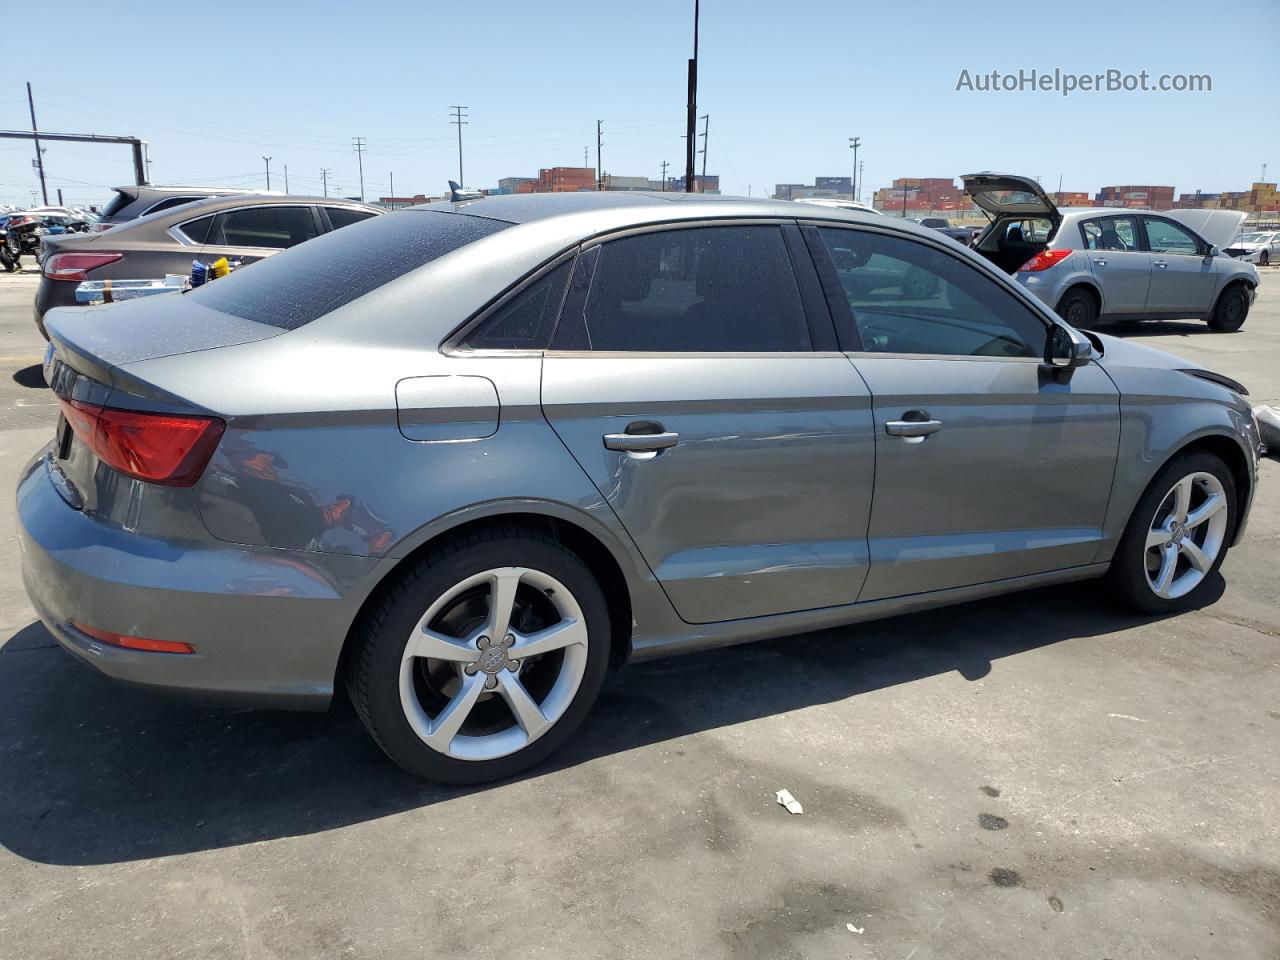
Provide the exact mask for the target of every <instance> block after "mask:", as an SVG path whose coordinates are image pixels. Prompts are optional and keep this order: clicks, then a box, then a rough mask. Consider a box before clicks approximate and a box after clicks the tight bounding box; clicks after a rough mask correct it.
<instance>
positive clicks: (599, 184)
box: [596, 120, 604, 190]
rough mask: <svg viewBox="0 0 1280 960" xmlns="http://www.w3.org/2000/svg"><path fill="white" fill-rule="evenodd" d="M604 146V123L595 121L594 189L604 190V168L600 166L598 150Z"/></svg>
mask: <svg viewBox="0 0 1280 960" xmlns="http://www.w3.org/2000/svg"><path fill="white" fill-rule="evenodd" d="M602 146H604V121H603V120H597V121H596V189H597V190H603V189H604V167H602V166H601V165H600V148H601V147H602Z"/></svg>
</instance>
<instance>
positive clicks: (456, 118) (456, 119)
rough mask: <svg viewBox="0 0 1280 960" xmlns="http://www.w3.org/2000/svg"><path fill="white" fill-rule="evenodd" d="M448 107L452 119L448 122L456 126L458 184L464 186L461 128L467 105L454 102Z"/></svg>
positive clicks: (464, 121)
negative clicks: (451, 112) (451, 113)
mask: <svg viewBox="0 0 1280 960" xmlns="http://www.w3.org/2000/svg"><path fill="white" fill-rule="evenodd" d="M449 109H450V110H452V111H453V119H452V120H450V121H449V122H450V123H452V124H454V125H455V126H456V127H457V128H458V186H460V187H465V186H466V185H467V182H466V181H465V180H463V179H462V128H463V127H464V126H467V117H468V114H465V113H463V112H462V111H463V110H466V109H467V107H466V105H465V104H464V105H463V106H458V105H457V104H454V105H452V106H450V107H449Z"/></svg>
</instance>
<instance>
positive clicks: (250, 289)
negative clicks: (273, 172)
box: [187, 210, 511, 330]
mask: <svg viewBox="0 0 1280 960" xmlns="http://www.w3.org/2000/svg"><path fill="white" fill-rule="evenodd" d="M509 226H511V224H509V223H506V222H505V221H501V220H487V219H485V218H483V217H470V216H466V215H463V214H457V213H434V212H428V211H425V210H407V211H404V212H403V213H395V214H389V215H387V216H382V217H373V218H371V219H369V220H366V221H364V222H363V223H357V224H353V225H352V226H350V227H347V228H345V229H343V230H335V231H333V232H331V233H326V234H325V235H324V236H322V237H317V238H316V239H315V240H313V241H312V242H311V243H308V244H304V245H303V246H300V247H296V248H294V249H292V250H286V251H284V252H283V253H278V254H276V255H275V256H272V257H268V258H267V259H265V260H263V261H261V262H259V263H255V264H253V265H252V266H249V267H244V268H242V269H240V270H237V271H235V272H234V273H232V274H231V276H229V277H223V278H222V279H221V280H218V281H216V282H214V283H210V284H206V285H205V286H203V287H199V288H198V289H196V290H193V291H192V292H191V293H189V294H187V296H189V297H193V298H195V300H196V301H197V302H199V303H202V304H204V305H205V306H206V307H209V308H210V309H213V310H220V311H222V312H223V313H229V314H231V315H232V316H236V317H244V318H245V319H246V320H256V321H257V322H258V323H266V324H270V325H271V326H273V327H281V328H283V329H285V330H293V329H295V328H297V327H300V326H302V325H303V324H305V323H310V322H311V321H312V320H315V319H316V318H317V317H322V316H324V315H325V314H326V313H329V312H330V311H333V310H336V309H337V308H338V307H341V306H343V305H344V304H347V303H350V302H351V301H352V300H355V299H357V298H358V297H362V296H364V295H365V294H366V293H369V292H370V291H371V290H376V289H377V288H378V287H381V286H383V285H384V284H386V283H389V282H391V281H392V280H394V279H396V278H397V277H400V276H403V275H404V274H406V273H408V272H409V271H410V270H413V269H416V268H417V267H420V266H422V265H423V264H426V263H430V262H431V261H432V260H435V259H437V258H439V257H443V256H444V255H445V254H447V253H452V252H453V251H454V250H458V249H460V248H462V247H465V246H466V245H467V244H469V243H473V242H475V241H476V240H479V239H481V238H482V237H487V236H489V235H490V234H493V233H497V232H498V231H499V230H505V229H506V228H507V227H509ZM370 319H371V322H372V321H374V320H376V318H370Z"/></svg>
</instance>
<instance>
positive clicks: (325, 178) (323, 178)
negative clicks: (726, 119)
mask: <svg viewBox="0 0 1280 960" xmlns="http://www.w3.org/2000/svg"><path fill="white" fill-rule="evenodd" d="M331 173H333V171H332V170H330V169H329V168H328V167H321V168H320V182H321V183H322V184H323V185H324V195H325V196H326V197H327V196H328V195H329V174H331Z"/></svg>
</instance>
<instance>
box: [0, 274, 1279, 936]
mask: <svg viewBox="0 0 1280 960" xmlns="http://www.w3.org/2000/svg"><path fill="white" fill-rule="evenodd" d="M1264 284H1265V285H1264V292H1263V294H1262V296H1261V298H1260V300H1259V302H1258V303H1257V304H1256V305H1255V307H1254V310H1253V312H1252V314H1251V315H1250V318H1249V321H1248V323H1247V324H1246V327H1245V329H1244V331H1243V332H1241V333H1239V334H1235V335H1214V334H1210V333H1208V332H1207V331H1206V330H1205V328H1204V326H1203V325H1202V324H1192V323H1186V324H1173V323H1170V324H1154V325H1146V326H1142V327H1138V326H1135V325H1131V326H1128V327H1125V328H1122V329H1120V330H1115V331H1112V332H1118V333H1121V334H1122V335H1125V336H1130V337H1133V338H1135V339H1138V340H1141V341H1142V342H1147V343H1152V344H1155V345H1158V346H1160V347H1161V348H1163V349H1167V350H1172V351H1173V352H1176V353H1180V354H1182V355H1184V356H1186V357H1188V358H1190V359H1194V360H1198V361H1200V362H1203V363H1206V364H1207V365H1209V366H1211V367H1212V368H1213V369H1216V370H1220V371H1221V372H1223V373H1226V374H1228V375H1230V376H1233V377H1236V378H1237V379H1239V380H1241V381H1243V382H1244V383H1245V384H1247V385H1248V386H1249V387H1250V388H1251V389H1252V390H1253V393H1254V399H1255V400H1258V401H1271V402H1273V403H1274V402H1280V292H1277V291H1276V290H1275V289H1268V288H1267V286H1269V285H1270V284H1277V285H1280V268H1273V269H1271V270H1269V271H1267V274H1266V279H1265V280H1264ZM31 289H32V281H31V280H30V279H29V278H16V277H6V276H3V275H0V356H3V357H4V358H5V365H4V372H3V381H4V382H3V385H2V386H0V485H3V486H4V489H5V490H12V488H13V482H14V477H15V476H16V473H17V471H18V469H19V468H20V466H21V463H22V461H24V460H25V459H26V457H27V456H28V455H30V453H32V452H33V451H34V450H35V449H36V448H37V447H38V446H39V445H41V444H42V443H43V442H44V441H45V439H46V438H47V437H48V436H49V435H50V434H51V432H52V430H53V421H54V417H55V411H54V409H53V408H52V407H50V406H48V404H49V401H48V398H47V394H46V393H45V392H44V391H43V389H42V388H40V387H38V386H30V385H26V383H24V382H18V381H15V380H13V379H12V378H13V377H14V375H15V373H16V374H19V375H20V376H23V375H22V374H21V371H22V370H24V369H25V368H27V367H29V366H30V364H31V363H35V362H37V361H38V359H39V356H40V353H41V351H42V346H43V341H41V340H40V339H39V335H38V334H37V333H36V332H35V328H34V325H32V324H31V320H30V307H29V304H30V300H29V298H30V292H31ZM25 376H26V377H27V380H28V381H29V379H30V376H29V374H26V375H25ZM1263 474H1264V476H1263V479H1262V487H1261V490H1260V492H1259V495H1258V499H1257V503H1256V506H1255V508H1254V514H1253V519H1252V522H1251V529H1250V535H1249V538H1248V540H1247V541H1246V542H1245V543H1244V544H1243V545H1242V546H1241V547H1239V548H1238V549H1236V550H1234V551H1233V552H1232V553H1231V555H1230V556H1229V557H1228V559H1227V562H1226V565H1225V574H1226V576H1225V583H1224V585H1222V587H1221V591H1222V592H1221V594H1220V596H1219V597H1218V598H1217V599H1216V601H1215V602H1214V603H1212V604H1211V605H1209V606H1207V607H1205V608H1204V609H1202V610H1199V611H1196V612H1193V613H1190V614H1186V615H1183V616H1180V617H1176V618H1171V619H1167V620H1163V621H1153V620H1150V619H1145V618H1139V617H1134V616H1130V615H1127V614H1121V613H1118V612H1116V611H1115V610H1113V609H1112V608H1110V607H1109V606H1108V605H1107V604H1106V603H1105V602H1104V600H1103V598H1102V597H1101V596H1100V595H1099V590H1098V587H1097V585H1096V584H1089V583H1086V584H1079V585H1074V586H1071V587H1063V588H1053V589H1046V590H1039V591H1034V592H1030V593H1025V594H1021V595H1016V596H1012V597H1008V598H1002V599H997V600H992V601H985V602H981V603H975V604H969V605H966V606H962V607H955V608H951V609H947V610H941V611H937V612H932V613H926V614H919V615H914V616H909V617H903V618H899V619H896V620H890V621H884V622H881V623H877V624H871V625H864V626H860V627H855V628H849V629H843V630H835V631H826V632H822V633H816V634H808V635H804V636H796V637H788V638H785V639H781V640H775V641H770V642H766V643H760V644H754V645H749V646H744V647H738V648H733V649H728V650H723V651H716V652H711V653H706V654H697V655H691V656H687V657H682V658H674V659H670V660H667V661H664V662H658V663H653V664H647V665H642V666H638V667H634V668H631V669H629V670H627V671H626V672H624V673H623V674H622V676H621V677H619V678H618V680H617V681H615V682H614V683H612V685H611V686H610V687H609V688H608V689H607V691H606V693H605V695H604V698H603V700H602V701H601V703H600V704H599V705H598V706H597V708H596V710H595V711H594V712H593V714H592V716H591V717H590V719H589V720H588V723H587V726H586V728H585V729H584V731H583V732H582V733H581V734H580V735H579V736H578V737H577V738H576V739H575V741H573V742H572V743H571V744H570V746H569V747H568V748H567V749H566V750H565V751H563V752H562V753H561V754H559V755H558V756H557V757H556V758H554V760H553V762H552V763H551V764H549V765H547V766H544V767H542V768H540V769H538V770H535V771H534V772H533V773H532V774H530V775H527V776H525V777H522V778H519V779H517V780H515V781H512V782H506V783H502V784H498V785H492V786H487V787H482V788H470V789H457V788H441V787H436V786H431V785H424V784H421V783H418V782H415V781H413V780H410V779H409V778H407V777H406V776H404V775H402V774H401V773H400V772H399V771H398V770H397V769H396V768H395V767H393V766H392V765H391V764H390V762H389V761H387V760H386V759H385V758H384V757H383V756H382V755H381V754H380V753H379V752H378V750H377V748H376V747H375V746H374V745H373V744H372V742H371V741H370V740H369V739H368V738H367V737H366V736H365V735H364V733H363V730H362V729H361V728H360V726H359V724H358V722H357V721H356V720H355V718H354V717H353V716H352V714H351V712H350V710H349V708H347V707H346V706H345V705H339V706H337V707H335V709H334V710H333V711H331V712H330V713H329V714H324V715H305V714H286V713H270V712H228V711H225V710H216V709H209V708H203V707H199V706H191V705H186V704H180V703H172V702H169V701H166V700H162V699H158V698H156V697H154V696H151V695H148V694H145V693H140V692H138V691H134V690H130V689H123V688H120V687H117V686H115V685H113V684H111V683H110V682H109V681H107V680H106V679H104V678H102V677H99V676H98V675H96V674H95V673H93V672H91V671H89V670H87V669H85V668H84V667H82V666H80V665H79V664H78V663H76V662H74V661H73V660H72V659H71V658H70V657H69V656H68V655H66V654H64V653H63V652H62V651H61V650H59V649H57V648H56V647H54V646H52V643H51V641H50V639H49V637H48V635H47V634H46V633H45V631H44V630H43V628H42V627H40V626H39V625H38V624H36V623H35V622H34V617H33V616H32V614H31V611H30V609H29V607H28V606H27V605H26V601H25V599H24V598H23V596H22V592H21V588H20V584H19V583H18V575H17V566H16V561H17V549H16V544H15V540H14V517H13V504H12V497H11V496H10V495H9V494H5V495H3V496H2V497H0V551H3V554H2V556H3V557H4V558H5V561H6V562H4V563H2V564H0V604H3V606H2V607H0V628H2V630H3V632H2V633H0V639H5V640H6V642H4V645H3V647H0V956H6V957H7V956H12V957H22V958H24V960H35V958H66V957H88V956H93V957H99V958H102V957H122V958H125V957H127V958H141V957H164V958H221V957H247V958H316V957H353V958H357V957H358V958H407V957H433V958H434V957H441V958H447V957H489V956H492V957H504V958H506V957H538V956H547V957H663V958H671V957H698V958H722V957H723V958H773V960H777V958H789V957H797V958H800V957H804V958H810V957H812V958H828V957H831V958H834V957H853V958H912V960H928V958H937V960H944V958H945V960H956V958H968V957H982V958H1006V957H1008V958H1015V957H1016V958H1025V957H1037V958H1056V957H1062V958H1068V957H1070V958H1114V960H1119V958H1141V957H1151V958H1162V960H1163V958H1175V957H1177V958H1181V957H1188V958H1190V957H1200V958H1218V957H1230V958H1233V960H1252V958H1256V960H1264V958H1266V960H1273V958H1275V957H1276V956H1277V955H1280V831H1278V830H1277V827H1276V824H1277V823H1280V751H1278V750H1277V749H1276V746H1275V745H1276V742H1277V738H1278V737H1280V694H1277V689H1278V683H1277V681H1278V680H1280V577H1278V576H1277V565H1278V563H1280V492H1278V491H1280V465H1277V464H1275V463H1270V462H1269V463H1267V464H1266V465H1265V467H1264V470H1263ZM6 638H7V639H6ZM784 787H785V788H787V789H789V790H790V791H791V792H792V793H793V794H794V795H795V796H796V797H797V799H799V800H800V801H801V802H802V803H803V805H804V814H803V815H801V816H791V815H789V814H788V813H787V812H786V811H785V810H784V809H783V808H782V807H780V806H778V805H777V803H776V802H775V801H774V793H775V791H777V790H779V789H781V788H784ZM850 926H852V927H853V928H854V929H853V930H851V929H850ZM857 931H860V932H857Z"/></svg>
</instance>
